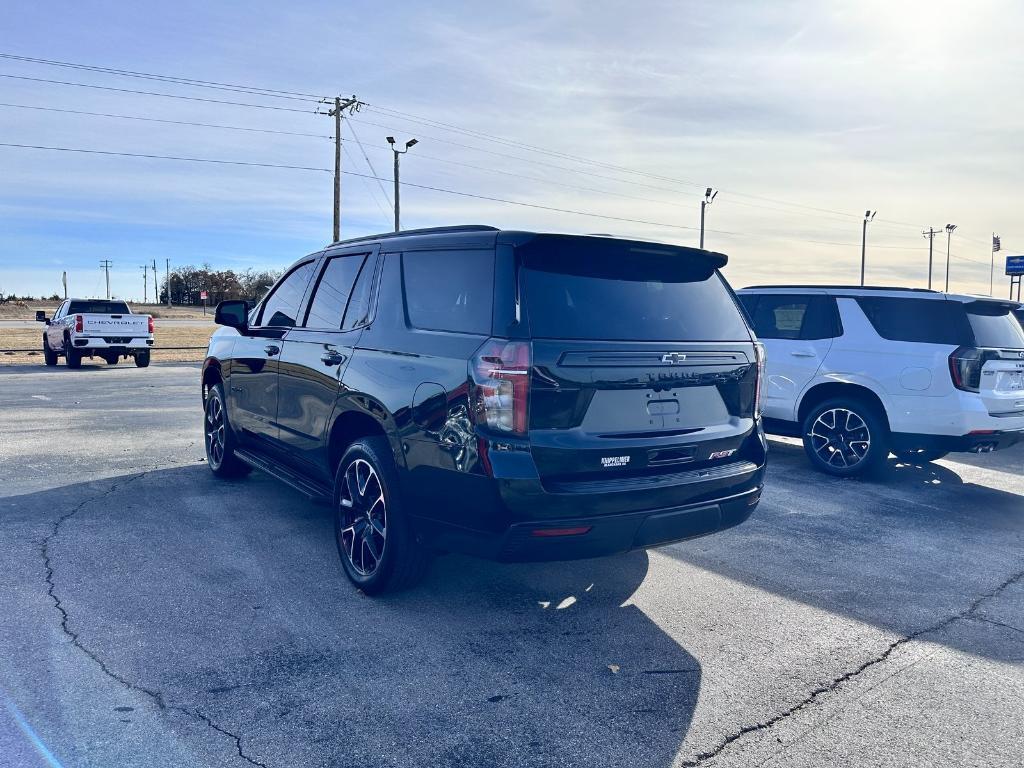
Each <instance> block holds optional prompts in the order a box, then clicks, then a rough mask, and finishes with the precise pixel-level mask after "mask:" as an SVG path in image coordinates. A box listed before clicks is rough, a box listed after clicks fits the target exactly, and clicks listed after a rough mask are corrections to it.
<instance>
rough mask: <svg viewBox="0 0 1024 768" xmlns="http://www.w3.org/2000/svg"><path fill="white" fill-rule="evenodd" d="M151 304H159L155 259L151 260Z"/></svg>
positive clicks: (158, 283)
mask: <svg viewBox="0 0 1024 768" xmlns="http://www.w3.org/2000/svg"><path fill="white" fill-rule="evenodd" d="M153 303H154V304H159V303H160V281H159V280H158V279H157V276H156V259H153Z"/></svg>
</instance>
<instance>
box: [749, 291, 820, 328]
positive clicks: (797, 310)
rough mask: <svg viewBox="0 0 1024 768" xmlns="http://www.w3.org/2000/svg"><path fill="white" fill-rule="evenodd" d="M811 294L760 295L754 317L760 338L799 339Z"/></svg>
mask: <svg viewBox="0 0 1024 768" xmlns="http://www.w3.org/2000/svg"><path fill="white" fill-rule="evenodd" d="M810 302H811V299H810V297H809V296H793V295H789V294H785V295H780V294H764V295H762V296H759V297H758V300H757V304H756V306H755V309H754V313H753V317H752V318H751V319H752V320H753V323H754V333H756V334H757V337H758V338H759V339H799V338H800V331H801V329H802V328H803V326H804V316H805V315H806V314H807V308H808V306H809V305H810Z"/></svg>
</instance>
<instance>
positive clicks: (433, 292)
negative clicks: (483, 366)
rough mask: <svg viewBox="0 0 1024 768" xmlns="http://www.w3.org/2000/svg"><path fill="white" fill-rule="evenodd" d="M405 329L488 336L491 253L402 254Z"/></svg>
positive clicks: (492, 293)
mask: <svg viewBox="0 0 1024 768" xmlns="http://www.w3.org/2000/svg"><path fill="white" fill-rule="evenodd" d="M402 279H403V284H404V288H405V309H406V312H407V313H408V314H407V316H408V319H409V324H410V325H412V326H413V327H415V328H423V329H425V330H431V331H451V332H454V333H473V334H478V335H489V334H490V332H491V311H492V305H493V303H494V251H493V250H486V251H483V250H479V251H414V252H411V253H405V254H402Z"/></svg>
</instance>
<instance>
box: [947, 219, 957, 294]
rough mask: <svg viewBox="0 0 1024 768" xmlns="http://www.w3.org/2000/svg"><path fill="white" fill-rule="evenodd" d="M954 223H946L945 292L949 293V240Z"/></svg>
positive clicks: (954, 226) (951, 237)
mask: <svg viewBox="0 0 1024 768" xmlns="http://www.w3.org/2000/svg"><path fill="white" fill-rule="evenodd" d="M954 229H956V224H947V225H946V293H949V242H950V240H952V239H953V230H954Z"/></svg>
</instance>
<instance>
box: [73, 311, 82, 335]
mask: <svg viewBox="0 0 1024 768" xmlns="http://www.w3.org/2000/svg"><path fill="white" fill-rule="evenodd" d="M81 332H82V316H81V315H75V333H81Z"/></svg>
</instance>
